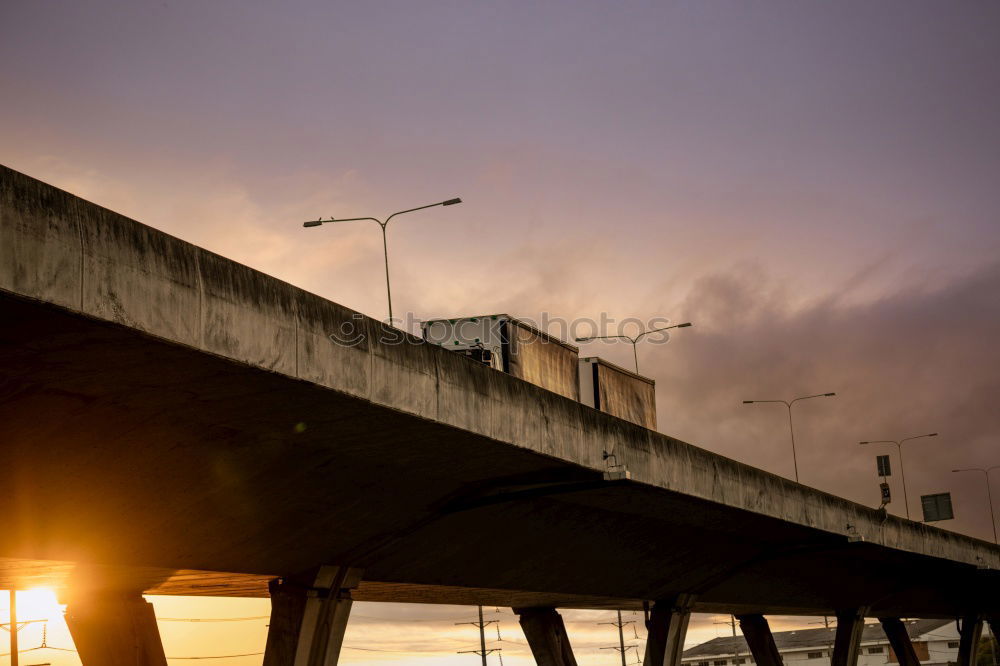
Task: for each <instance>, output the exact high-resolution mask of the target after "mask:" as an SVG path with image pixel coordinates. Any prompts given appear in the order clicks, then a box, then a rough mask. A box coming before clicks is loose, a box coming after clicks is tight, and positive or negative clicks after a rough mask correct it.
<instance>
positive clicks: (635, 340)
mask: <svg viewBox="0 0 1000 666" xmlns="http://www.w3.org/2000/svg"><path fill="white" fill-rule="evenodd" d="M690 325H691V322H689V321H688V322H684V323H683V324H674V325H673V326H664V327H663V328H654V329H652V330H650V331H643V332H642V333H640V334H639V335H637V336H635V337H634V338H633V337H631V336H629V335H588V336H586V337H582V338H576V341H577V342H590V341H591V340H628V341H629V342H631V343H632V356H633V357H635V373H636V374H639V352H637V351H636V345H637V344H638V343H639V341H640V340H642V339H643V338H644V337H646V336H647V335H650V334H651V333H659V332H660V331H669V330H670V329H672V328H687V327H688V326H690Z"/></svg>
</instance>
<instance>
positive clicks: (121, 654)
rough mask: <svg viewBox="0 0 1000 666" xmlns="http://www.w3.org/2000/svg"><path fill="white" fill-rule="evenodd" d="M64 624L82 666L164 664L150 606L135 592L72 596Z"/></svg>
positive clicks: (158, 665)
mask: <svg viewBox="0 0 1000 666" xmlns="http://www.w3.org/2000/svg"><path fill="white" fill-rule="evenodd" d="M66 626H68V627H69V631H70V634H72V636H73V644H74V645H75V646H76V650H77V652H78V653H79V656H80V662H81V663H82V664H83V666H167V658H166V656H164V653H163V643H162V642H161V641H160V631H159V628H158V627H157V626H156V615H155V614H154V612H153V605H152V604H151V603H149V602H148V601H146V600H145V599H143V598H142V595H140V594H139V593H138V592H131V593H127V592H107V591H104V592H102V593H91V594H87V595H81V596H79V597H74V598H72V599H70V600H69V603H68V604H67V606H66Z"/></svg>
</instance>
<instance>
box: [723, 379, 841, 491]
mask: <svg viewBox="0 0 1000 666" xmlns="http://www.w3.org/2000/svg"><path fill="white" fill-rule="evenodd" d="M835 395H837V394H836V393H817V394H816V395H804V396H802V397H800V398H795V399H794V400H791V401H789V400H744V401H743V404H744V405H753V404H756V403H759V402H780V403H781V404H782V405H784V406H785V407H787V408H788V432H789V433H790V434H791V436H792V465H793V466H794V467H795V483H798V482H799V461H798V458H797V457H796V456H795V427H794V426H793V425H792V405H794V404H795V403H797V402H798V401H799V400H809V399H810V398H830V397H833V396H835Z"/></svg>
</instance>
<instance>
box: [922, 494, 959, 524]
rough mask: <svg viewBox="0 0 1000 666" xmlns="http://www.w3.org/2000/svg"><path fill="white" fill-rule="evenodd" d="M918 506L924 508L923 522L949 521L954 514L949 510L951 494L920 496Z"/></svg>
mask: <svg viewBox="0 0 1000 666" xmlns="http://www.w3.org/2000/svg"><path fill="white" fill-rule="evenodd" d="M920 505H921V506H922V507H923V508H924V522H925V523H932V522H934V521H936V520H951V519H952V518H954V517H955V513H954V512H953V511H952V510H951V493H938V494H936V495H921V496H920Z"/></svg>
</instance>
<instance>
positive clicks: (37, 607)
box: [0, 587, 66, 622]
mask: <svg viewBox="0 0 1000 666" xmlns="http://www.w3.org/2000/svg"><path fill="white" fill-rule="evenodd" d="M0 599H2V600H0V604H3V605H4V606H7V605H8V604H9V601H8V600H9V599H10V597H9V596H8V595H7V594H6V593H4V594H3V595H2V597H0ZM4 602H7V603H4ZM65 609H66V607H65V606H64V605H62V604H60V603H59V602H58V601H57V600H56V593H55V590H53V589H51V588H48V587H36V588H32V589H30V590H19V591H18V593H17V620H18V622H25V621H28V620H48V621H50V622H55V621H57V620H61V619H62V617H63V611H64V610H65ZM7 611H8V616H9V612H10V609H9V607H8V608H7Z"/></svg>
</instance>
